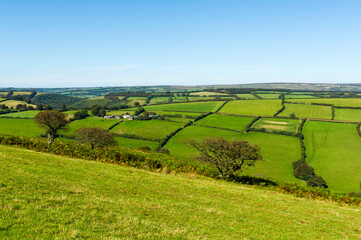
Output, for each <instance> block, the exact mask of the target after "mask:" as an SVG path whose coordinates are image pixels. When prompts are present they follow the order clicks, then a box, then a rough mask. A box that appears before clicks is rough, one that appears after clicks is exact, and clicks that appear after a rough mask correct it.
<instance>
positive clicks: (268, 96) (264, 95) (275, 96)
mask: <svg viewBox="0 0 361 240" xmlns="http://www.w3.org/2000/svg"><path fill="white" fill-rule="evenodd" d="M257 95H258V96H260V97H261V98H263V99H278V97H279V96H280V94H278V93H257Z"/></svg>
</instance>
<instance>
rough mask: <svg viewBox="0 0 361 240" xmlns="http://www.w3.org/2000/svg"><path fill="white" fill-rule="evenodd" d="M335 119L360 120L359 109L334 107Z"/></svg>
mask: <svg viewBox="0 0 361 240" xmlns="http://www.w3.org/2000/svg"><path fill="white" fill-rule="evenodd" d="M335 119H336V120H347V121H356V122H361V109H346V108H335Z"/></svg>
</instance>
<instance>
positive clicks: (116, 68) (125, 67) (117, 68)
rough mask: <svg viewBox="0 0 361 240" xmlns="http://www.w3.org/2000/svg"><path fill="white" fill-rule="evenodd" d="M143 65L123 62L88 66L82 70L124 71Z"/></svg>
mask: <svg viewBox="0 0 361 240" xmlns="http://www.w3.org/2000/svg"><path fill="white" fill-rule="evenodd" d="M140 67H142V65H140V64H123V65H120V66H102V67H86V68H82V70H90V71H123V70H129V69H134V68H140Z"/></svg>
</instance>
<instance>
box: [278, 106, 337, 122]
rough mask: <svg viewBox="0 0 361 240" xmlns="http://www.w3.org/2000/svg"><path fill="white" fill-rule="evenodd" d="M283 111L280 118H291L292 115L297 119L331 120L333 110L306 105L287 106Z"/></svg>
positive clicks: (328, 107) (327, 107)
mask: <svg viewBox="0 0 361 240" xmlns="http://www.w3.org/2000/svg"><path fill="white" fill-rule="evenodd" d="M285 107H286V108H285V110H283V111H282V112H281V113H280V114H279V115H278V116H284V117H289V116H290V115H291V114H292V113H294V114H295V115H296V117H297V118H318V119H331V117H332V110H331V107H330V106H319V105H306V104H285Z"/></svg>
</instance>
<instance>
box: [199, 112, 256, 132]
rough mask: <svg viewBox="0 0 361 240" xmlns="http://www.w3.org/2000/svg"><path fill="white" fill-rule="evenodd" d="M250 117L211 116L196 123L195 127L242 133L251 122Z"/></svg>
mask: <svg viewBox="0 0 361 240" xmlns="http://www.w3.org/2000/svg"><path fill="white" fill-rule="evenodd" d="M252 120H253V118H250V117H236V116H227V115H219V114H211V115H209V116H207V117H205V118H203V119H201V120H199V121H197V122H196V124H197V125H202V126H212V127H219V128H227V129H233V130H238V131H244V129H245V128H246V126H247V125H248V124H249V123H250V122H252Z"/></svg>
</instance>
